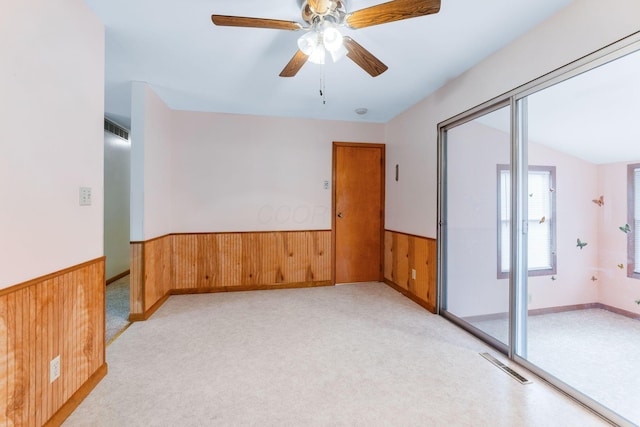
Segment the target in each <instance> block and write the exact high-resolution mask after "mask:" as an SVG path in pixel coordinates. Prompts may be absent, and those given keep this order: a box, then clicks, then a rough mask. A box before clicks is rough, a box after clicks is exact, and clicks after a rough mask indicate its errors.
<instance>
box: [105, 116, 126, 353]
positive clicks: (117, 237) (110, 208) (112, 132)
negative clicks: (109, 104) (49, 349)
mask: <svg viewBox="0 0 640 427" xmlns="http://www.w3.org/2000/svg"><path fill="white" fill-rule="evenodd" d="M130 165H131V142H130V140H129V131H128V130H126V129H125V128H123V127H122V126H119V125H118V124H116V123H114V122H112V121H110V120H107V119H106V118H105V120H104V254H105V257H106V269H105V276H106V279H107V280H106V284H107V288H106V299H105V300H106V306H107V307H106V311H107V313H106V334H105V339H106V342H107V343H109V342H111V341H112V340H113V339H114V338H115V337H116V336H117V335H118V334H119V333H120V332H121V331H122V330H124V329H125V328H126V327H127V326H128V325H129V293H130V290H129V289H130V288H129V263H130V251H129V216H130V214H129V206H130Z"/></svg>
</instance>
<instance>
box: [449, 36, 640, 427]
mask: <svg viewBox="0 0 640 427" xmlns="http://www.w3.org/2000/svg"><path fill="white" fill-rule="evenodd" d="M639 38H640V37H637V39H639ZM639 47H640V42H639V41H635V42H634V41H627V42H626V44H622V45H621V46H612V47H610V48H608V50H607V51H606V52H600V53H598V54H597V55H594V57H593V58H587V59H584V60H583V61H582V63H579V64H574V65H573V66H572V67H570V68H568V69H567V70H565V71H559V72H557V73H556V75H554V76H550V77H546V78H545V80H541V81H540V82H533V83H531V84H529V85H527V86H526V87H524V88H521V89H516V90H514V91H512V92H511V93H509V94H507V95H505V97H504V98H503V99H499V100H497V101H495V102H493V103H491V104H487V105H484V106H479V107H478V108H476V109H475V110H472V112H471V113H469V114H463V115H460V116H458V117H455V118H453V119H451V120H449V121H447V122H445V123H443V124H441V126H440V193H439V200H440V211H439V222H440V229H439V245H440V254H441V255H440V266H439V273H440V274H439V281H440V289H441V294H440V295H441V301H440V312H441V313H442V314H443V315H444V316H445V317H447V318H449V319H450V320H452V321H454V322H456V323H457V324H459V325H461V326H462V327H464V328H466V329H468V330H469V331H471V332H472V333H474V334H476V335H477V336H479V337H480V338H482V339H484V340H485V341H487V342H488V343H490V344H492V345H493V346H494V347H495V348H496V349H498V350H499V351H501V352H503V353H505V355H507V356H508V357H509V358H511V359H513V360H515V361H517V362H519V363H521V364H523V365H524V366H526V367H527V368H529V369H531V370H532V371H534V372H535V373H537V374H538V375H540V376H542V377H543V378H545V379H546V380H548V381H549V382H551V383H552V384H555V385H556V386H557V387H559V388H560V389H562V390H563V391H565V392H567V393H569V394H571V395H572V396H574V397H575V398H576V399H578V400H581V401H582V402H583V403H585V404H587V405H589V406H591V407H592V408H594V409H595V410H597V411H599V412H600V413H602V414H603V415H605V416H606V417H608V418H609V419H611V420H613V421H614V422H616V423H621V424H625V423H630V424H640V405H638V396H640V375H639V374H637V372H639V371H640V51H638V48H639Z"/></svg>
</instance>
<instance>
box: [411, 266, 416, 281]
mask: <svg viewBox="0 0 640 427" xmlns="http://www.w3.org/2000/svg"><path fill="white" fill-rule="evenodd" d="M411 278H412V279H413V280H416V269H415V268H412V269H411Z"/></svg>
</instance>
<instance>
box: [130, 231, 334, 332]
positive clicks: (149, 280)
mask: <svg viewBox="0 0 640 427" xmlns="http://www.w3.org/2000/svg"><path fill="white" fill-rule="evenodd" d="M329 284H332V283H331V231H330V230H316V231H270V232H234V233H181V234H172V235H167V236H162V237H159V238H156V239H153V240H149V241H146V242H132V243H131V314H130V316H129V320H132V321H137V320H145V319H147V318H148V317H149V316H150V315H151V314H152V313H153V312H154V311H155V310H156V309H157V308H158V307H159V306H160V305H162V303H163V302H164V300H165V299H166V298H167V297H168V296H169V295H171V294H185V293H199V292H227V291H234V290H253V289H281V288H292V287H309V286H327V285H329Z"/></svg>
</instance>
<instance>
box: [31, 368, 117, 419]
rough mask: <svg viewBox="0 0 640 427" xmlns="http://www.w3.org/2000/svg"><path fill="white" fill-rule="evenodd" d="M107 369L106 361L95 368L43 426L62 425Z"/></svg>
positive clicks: (100, 379) (105, 373) (104, 374)
mask: <svg viewBox="0 0 640 427" xmlns="http://www.w3.org/2000/svg"><path fill="white" fill-rule="evenodd" d="M108 370H109V369H108V366H107V364H106V362H105V363H104V364H103V365H102V366H100V367H99V368H98V369H96V371H95V372H94V373H93V374H92V375H91V376H90V377H89V379H87V381H85V383H84V384H82V386H80V388H79V389H78V390H77V391H76V392H75V393H73V395H72V396H71V397H70V398H69V400H67V401H66V402H65V403H64V405H62V407H60V409H58V412H56V413H55V414H53V416H52V417H51V418H49V421H47V422H46V423H44V426H45V427H57V426H60V425H62V423H63V422H64V420H66V419H67V418H69V415H71V413H72V412H73V411H75V409H76V408H77V407H78V406H80V404H81V403H82V401H83V400H84V399H85V398H86V397H87V396H88V395H89V393H91V391H93V389H94V388H95V387H96V386H97V385H98V383H99V382H100V381H102V379H103V378H104V377H105V376H106V375H107V371H108Z"/></svg>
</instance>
